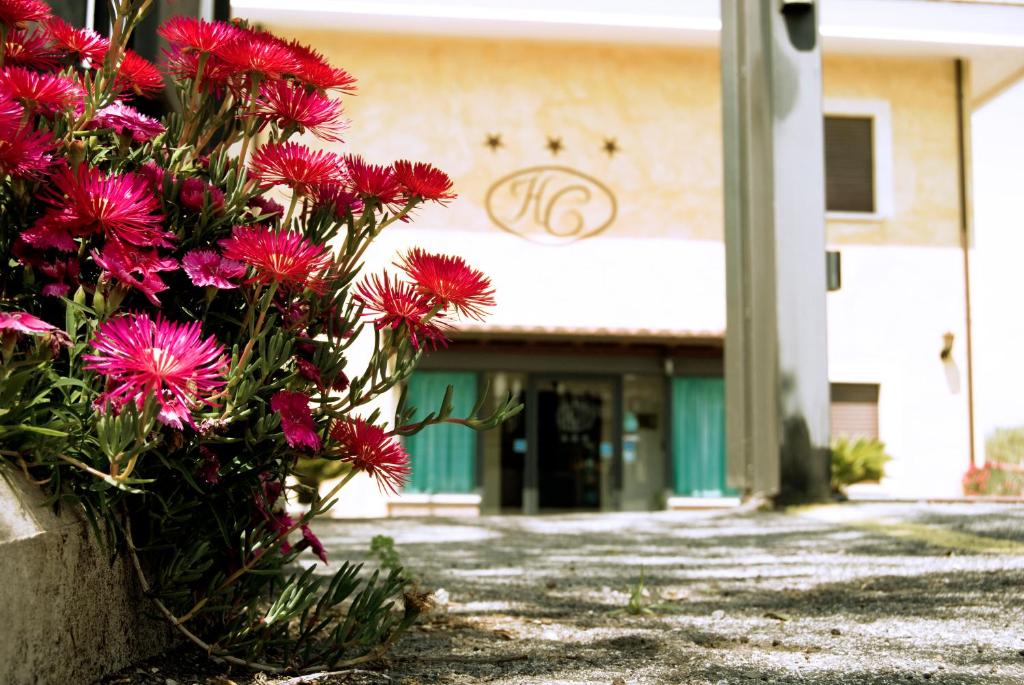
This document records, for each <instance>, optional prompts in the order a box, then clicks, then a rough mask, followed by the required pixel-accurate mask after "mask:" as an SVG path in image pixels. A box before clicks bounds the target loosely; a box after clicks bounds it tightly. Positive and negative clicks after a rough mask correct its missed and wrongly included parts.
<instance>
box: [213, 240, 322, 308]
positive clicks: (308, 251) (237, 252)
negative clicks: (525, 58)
mask: <svg viewBox="0 0 1024 685" xmlns="http://www.w3.org/2000/svg"><path fill="white" fill-rule="evenodd" d="M220 245H221V247H222V248H223V250H224V256H225V257H227V258H228V259H236V260H238V261H240V262H243V263H245V264H248V265H249V266H251V267H252V268H253V271H254V272H255V273H254V274H253V276H252V278H250V279H249V282H250V283H252V282H255V283H262V284H264V285H268V284H270V283H280V284H282V285H285V286H291V287H296V288H300V289H301V288H309V289H310V290H312V291H313V292H317V293H323V292H324V288H325V286H326V282H325V280H324V271H326V270H327V269H328V268H329V267H330V266H331V263H332V261H333V260H332V258H331V254H330V252H328V251H327V249H326V248H324V247H323V246H321V245H316V244H314V243H311V242H309V241H308V240H306V239H305V238H303V237H302V236H301V235H299V234H298V233H292V232H290V231H275V230H273V229H270V228H265V227H262V226H253V227H246V226H236V227H235V229H234V231H233V232H232V234H231V237H230V238H225V239H224V240H221V241H220Z"/></svg>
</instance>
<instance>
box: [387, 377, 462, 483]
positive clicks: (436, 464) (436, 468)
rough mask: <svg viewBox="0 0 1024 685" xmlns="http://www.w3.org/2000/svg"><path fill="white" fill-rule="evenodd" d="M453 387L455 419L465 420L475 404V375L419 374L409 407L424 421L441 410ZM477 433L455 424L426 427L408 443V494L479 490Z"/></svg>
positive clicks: (413, 383)
mask: <svg viewBox="0 0 1024 685" xmlns="http://www.w3.org/2000/svg"><path fill="white" fill-rule="evenodd" d="M449 385H450V386H452V388H453V390H454V394H453V395H452V404H453V406H454V412H453V414H452V415H453V416H456V417H462V416H466V415H467V414H469V412H470V411H472V410H473V405H474V404H475V403H476V393H477V378H476V374H475V373H473V372H448V371H420V372H417V373H414V374H413V375H412V377H411V378H410V379H409V394H408V396H407V403H408V404H409V405H411V406H413V407H416V409H417V410H418V411H417V413H416V416H417V418H423V417H424V416H426V415H427V414H428V413H430V412H432V411H437V409H438V408H439V407H440V406H441V400H442V399H443V398H444V393H445V390H446V389H447V387H448V386H449ZM476 439H477V434H476V431H474V430H472V429H470V428H466V427H465V426H457V425H452V424H438V425H435V426H427V427H426V428H424V429H423V430H422V431H420V432H419V433H417V434H416V435H410V436H409V437H407V438H406V439H405V448H406V449H407V450H408V451H409V458H410V461H411V462H412V477H411V478H410V480H409V484H408V485H406V487H405V491H406V492H417V493H439V492H443V493H470V492H473V490H474V489H475V488H476Z"/></svg>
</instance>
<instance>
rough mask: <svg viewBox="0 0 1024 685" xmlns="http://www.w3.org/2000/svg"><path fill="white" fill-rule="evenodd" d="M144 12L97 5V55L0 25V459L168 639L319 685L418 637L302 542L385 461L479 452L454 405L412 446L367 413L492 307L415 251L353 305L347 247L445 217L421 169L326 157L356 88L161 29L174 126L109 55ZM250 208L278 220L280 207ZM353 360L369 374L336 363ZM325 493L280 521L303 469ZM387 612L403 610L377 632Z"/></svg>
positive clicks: (479, 425)
mask: <svg viewBox="0 0 1024 685" xmlns="http://www.w3.org/2000/svg"><path fill="white" fill-rule="evenodd" d="M149 4H150V0H116V1H115V2H113V3H112V6H113V8H114V10H115V12H114V21H113V24H112V29H111V33H110V37H109V38H105V37H103V36H100V35H98V34H96V33H94V32H93V31H90V30H87V29H80V28H73V27H71V26H69V25H67V24H65V23H64V22H63V21H61V20H60V19H57V18H55V17H51V16H50V12H49V9H48V7H47V5H46V4H45V3H43V2H41V1H40V0H0V251H2V253H3V259H4V264H5V265H6V267H7V268H5V269H3V270H2V271H0V342H2V345H0V362H2V365H0V454H2V455H3V457H4V458H5V461H8V462H9V463H11V464H13V465H15V466H17V467H19V468H21V469H22V470H23V471H24V473H25V474H26V475H27V476H28V477H29V478H31V479H32V480H34V481H36V482H38V483H40V484H43V485H44V486H45V487H46V488H47V489H48V491H49V492H50V493H52V501H53V503H54V504H59V505H68V504H73V505H74V506H77V507H81V508H82V509H83V510H84V511H85V512H86V514H87V515H88V517H89V520H90V521H91V523H92V524H93V526H94V528H95V529H96V531H97V532H98V533H100V534H101V535H102V536H103V538H104V539H105V540H106V541H107V542H108V543H110V546H111V549H112V550H115V551H118V552H119V553H125V554H128V555H129V556H130V558H131V561H132V563H133V566H134V567H135V569H136V571H137V572H138V574H139V578H140V582H141V584H142V587H143V589H144V590H145V591H146V592H147V594H148V595H149V596H150V597H151V598H152V599H153V601H154V602H155V604H156V606H157V607H158V608H159V610H160V612H161V613H162V614H164V615H165V616H166V617H167V618H168V619H169V620H170V621H171V623H172V624H173V625H174V626H175V627H176V628H177V629H178V630H180V631H181V632H182V633H183V634H184V635H185V636H187V637H188V639H190V640H192V641H193V642H195V643H196V644H198V645H200V646H202V647H203V648H204V649H206V650H208V651H209V652H210V653H211V654H213V655H214V656H216V657H218V658H221V659H224V660H227V661H229V662H232V663H237V664H243V665H248V666H253V667H259V668H264V669H268V670H281V669H286V668H288V669H298V670H302V669H319V668H324V667H338V666H344V665H351V664H355V663H359V662H361V661H367V660H370V659H373V658H376V657H377V656H378V655H380V654H381V653H382V652H383V651H384V650H385V649H386V648H387V647H388V646H389V645H390V644H391V643H392V642H393V641H394V639H395V638H396V637H397V635H398V634H399V633H400V632H401V631H402V630H404V629H405V628H407V627H408V626H409V625H410V624H411V623H412V621H413V620H415V617H416V615H417V614H418V613H419V612H420V611H421V610H422V607H423V600H422V598H421V597H419V596H417V595H416V593H415V592H414V591H413V590H411V589H410V588H407V587H406V581H405V580H404V579H403V576H402V574H401V573H400V572H398V571H393V572H391V573H390V575H387V576H386V577H381V576H379V575H378V574H377V573H374V574H372V575H370V576H369V577H367V575H366V574H361V573H360V568H359V567H358V566H354V565H351V564H348V563H343V564H341V565H340V567H339V568H337V569H336V570H335V573H334V575H333V576H330V577H328V578H323V577H322V576H320V575H316V574H315V571H314V568H315V566H314V565H310V564H306V567H307V568H306V569H305V570H302V569H301V568H299V567H298V565H297V564H296V563H294V562H296V559H297V557H298V556H299V555H300V554H303V553H312V554H315V555H316V556H318V557H320V559H322V560H324V561H326V555H325V552H324V549H323V546H322V545H321V544H320V542H319V540H317V538H316V536H315V535H314V534H313V532H312V531H311V530H310V528H309V522H310V520H311V519H312V518H313V517H314V516H316V515H318V514H321V513H323V512H325V511H326V510H327V509H328V508H330V506H331V505H332V504H333V503H334V502H335V501H336V495H337V494H338V491H339V489H340V488H341V487H342V486H343V485H344V484H345V483H347V482H349V480H350V479H351V478H352V477H353V476H354V475H355V474H357V473H359V472H363V473H366V474H368V475H369V476H370V477H372V478H374V479H376V481H377V482H378V483H379V485H380V487H381V489H382V490H384V491H390V492H395V491H398V490H399V489H400V488H401V487H402V485H403V483H404V482H405V480H406V478H407V476H408V474H409V470H410V468H411V466H410V461H409V456H408V455H407V454H406V452H405V450H404V448H403V447H402V444H401V442H400V440H399V437H400V436H404V435H409V434H411V433H414V432H416V431H418V430H420V429H422V428H423V427H425V426H427V425H429V424H433V423H439V422H457V423H461V424H464V425H466V426H469V427H471V428H475V429H486V428H489V427H493V426H494V425H496V424H497V423H498V422H500V421H501V420H503V419H504V418H506V417H507V416H509V415H510V414H511V413H514V412H515V411H517V410H518V408H517V407H515V406H514V405H513V404H512V403H511V401H510V402H507V403H505V404H503V405H502V406H500V407H498V408H497V410H496V411H495V413H494V414H492V415H490V416H479V415H478V414H479V410H480V407H477V409H475V410H474V411H473V412H472V414H471V415H470V416H468V417H463V418H454V417H452V416H451V413H452V411H451V406H452V405H451V401H450V397H445V398H444V400H443V401H442V402H441V405H440V407H439V408H438V409H437V410H436V411H434V412H432V413H429V414H427V415H426V416H425V417H423V418H420V419H417V417H416V410H415V408H413V407H409V406H407V405H406V403H405V402H404V398H403V400H400V401H399V403H398V409H397V412H396V415H395V417H394V419H393V420H392V421H390V422H388V421H385V420H384V419H383V417H382V416H381V415H380V412H379V411H372V412H371V411H368V410H367V408H366V407H367V405H368V403H370V402H371V401H372V400H373V399H374V398H376V397H378V396H379V395H381V394H382V393H385V392H389V391H390V390H391V389H392V388H395V387H396V386H398V385H399V384H400V383H401V382H402V381H403V379H405V378H407V377H408V376H409V374H410V373H411V372H412V370H413V369H414V368H415V365H416V363H417V361H418V360H419V358H420V357H421V355H422V354H423V353H424V351H425V350H429V349H432V348H435V347H437V346H439V345H443V344H444V343H445V335H446V331H447V330H448V328H449V327H450V326H451V322H452V321H453V320H454V319H455V318H456V317H459V316H468V317H475V318H479V317H481V316H482V315H483V313H484V311H485V310H486V309H487V308H488V307H490V306H492V305H493V303H494V299H493V289H492V288H491V285H490V282H489V280H488V278H487V277H486V276H485V275H484V274H482V273H480V272H479V271H476V270H474V269H472V268H470V267H469V266H467V265H466V264H465V263H464V262H463V261H462V260H461V259H459V258H457V257H451V256H445V255H435V254H431V253H429V252H425V251H423V250H419V249H413V250H411V251H409V252H408V253H407V254H405V255H404V256H403V257H402V258H401V259H400V260H399V261H398V262H396V266H397V268H398V271H399V272H400V273H401V277H398V276H395V275H394V274H390V273H384V274H379V275H372V276H370V277H361V276H360V270H361V266H362V258H363V255H364V253H365V251H366V249H367V246H368V245H369V243H370V242H371V241H372V240H373V239H374V238H375V237H376V236H377V235H379V234H380V232H381V231H382V230H383V229H384V228H386V227H387V226H388V225H390V224H392V223H394V222H396V221H407V220H409V218H410V215H411V214H412V212H413V211H414V210H415V209H416V207H418V206H420V205H421V204H423V203H425V202H439V203H443V202H445V201H447V200H449V199H451V198H453V197H454V195H453V193H452V190H451V181H450V180H449V179H448V177H447V176H446V175H445V174H444V173H442V172H441V171H439V170H437V169H435V168H434V167H432V166H430V165H429V164H422V163H415V164H414V163H411V162H407V161H399V162H395V163H394V164H391V165H385V166H380V165H375V164H371V163H368V162H367V161H365V160H364V159H362V158H361V157H359V156H356V155H351V154H348V155H344V156H342V155H339V154H336V153H334V152H330V151H325V150H314V149H311V148H310V147H308V146H306V145H305V144H303V143H301V142H298V141H296V140H293V139H294V138H295V137H296V136H297V135H300V134H304V133H308V134H311V135H313V136H316V137H319V138H321V139H323V140H326V141H329V142H331V143H336V142H338V141H339V140H340V138H339V135H340V133H341V131H342V129H343V123H344V122H343V117H342V106H341V104H340V102H339V100H338V99H336V97H335V96H334V95H333V94H336V93H350V92H352V91H353V90H354V87H355V82H354V79H353V78H352V77H351V76H350V75H349V74H348V73H347V72H346V71H344V70H343V69H339V68H336V67H333V66H331V65H330V64H328V63H327V62H326V61H325V60H324V58H323V57H322V56H321V55H319V54H318V53H316V52H315V51H313V50H312V49H310V48H308V47H306V46H303V45H300V44H297V43H294V42H285V41H284V40H282V39H280V38H277V37H275V36H273V35H271V34H269V33H266V32H263V31H259V30H256V29H253V28H250V27H247V26H246V25H245V24H244V23H241V22H240V23H230V24H229V23H223V22H206V21H202V20H198V19H194V18H190V17H175V18H172V19H171V20H169V21H168V22H166V23H165V24H164V25H163V26H161V28H160V29H159V33H160V35H161V36H162V37H163V38H165V39H166V40H167V41H168V42H169V44H170V49H169V51H168V52H167V53H166V67H167V69H166V71H167V73H168V75H169V78H168V84H169V85H168V89H169V90H170V91H171V93H172V94H173V96H175V97H176V98H177V101H178V102H179V103H180V108H179V111H176V112H171V113H169V114H166V115H165V116H163V117H162V118H161V119H157V118H153V117H151V116H147V115H146V114H143V113H142V112H141V111H140V109H141V108H143V107H146V106H151V105H147V101H146V99H147V98H149V97H151V96H154V95H156V94H158V93H160V92H161V91H162V90H163V89H164V83H165V77H164V75H163V74H162V73H161V71H160V70H159V69H158V68H157V67H156V66H155V65H153V64H151V63H149V62H147V61H146V60H145V59H143V58H142V57H140V56H139V55H137V54H135V53H134V52H132V51H131V50H129V49H126V48H125V44H126V41H127V38H128V36H129V35H130V33H131V31H132V30H133V28H134V27H135V26H136V25H137V24H138V23H139V21H140V19H141V18H142V16H143V14H144V12H145V11H146V9H147V8H148V5H149ZM268 193H283V197H284V198H285V201H286V204H279V203H278V202H276V201H275V200H274V199H273V198H272V197H271V196H270V195H268ZM360 336H367V337H372V339H373V351H372V354H371V355H370V359H369V361H368V363H367V365H366V367H365V368H362V369H359V370H358V372H354V371H353V370H352V369H350V368H349V367H348V366H347V362H348V361H349V357H350V356H351V354H350V351H351V346H352V345H353V343H354V341H355V340H356V339H357V338H359V337H360ZM300 457H301V458H303V459H310V458H320V459H327V460H331V461H334V462H336V463H340V464H343V465H344V468H345V471H344V474H343V476H342V477H341V478H340V481H339V484H338V485H337V486H336V487H335V488H334V489H332V490H331V491H330V493H328V494H327V495H325V496H324V497H322V498H314V502H313V505H312V508H311V509H310V511H309V513H308V514H305V515H302V516H301V517H298V518H295V519H293V518H291V517H290V516H289V514H288V513H287V512H286V511H285V508H284V503H285V501H286V500H287V499H288V497H289V491H291V490H294V489H295V488H297V487H301V486H299V485H295V484H294V481H293V480H290V479H289V476H290V475H292V474H293V473H294V469H295V464H296V462H297V460H298V459H299V458H300ZM403 602H404V610H402V611H400V610H398V606H399V605H401V604H402V603H403Z"/></svg>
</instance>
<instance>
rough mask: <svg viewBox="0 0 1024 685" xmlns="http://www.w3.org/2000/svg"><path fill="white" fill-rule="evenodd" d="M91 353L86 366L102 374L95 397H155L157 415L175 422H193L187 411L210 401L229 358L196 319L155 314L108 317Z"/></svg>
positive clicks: (117, 400)
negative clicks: (102, 383)
mask: <svg viewBox="0 0 1024 685" xmlns="http://www.w3.org/2000/svg"><path fill="white" fill-rule="evenodd" d="M92 348H93V350H94V351H95V353H94V354H90V355H84V356H83V357H82V358H83V359H84V360H85V361H86V368H87V369H91V370H93V371H95V372H97V373H98V374H100V375H101V376H104V377H105V378H106V380H107V389H106V392H104V393H103V394H102V395H101V396H100V398H99V401H100V402H101V403H102V405H103V406H105V405H107V404H111V405H113V406H114V407H123V406H124V405H126V404H127V403H128V402H134V403H135V405H136V406H137V407H140V408H141V407H142V406H143V405H144V404H145V402H146V399H147V398H149V397H155V398H156V399H157V402H158V403H159V404H160V415H159V418H160V421H161V422H162V423H165V424H167V425H170V426H174V427H175V428H181V427H182V424H183V423H187V424H189V425H190V426H195V422H194V421H193V419H192V412H193V410H195V409H196V408H198V407H200V406H202V405H204V404H205V405H212V404H213V402H212V401H211V399H210V398H211V396H212V395H213V394H214V393H215V392H216V391H217V390H219V389H220V388H221V387H223V386H224V383H225V380H224V375H225V373H226V372H227V364H228V360H227V357H226V356H225V354H224V348H223V346H221V345H218V344H217V341H216V340H215V339H214V338H212V337H209V338H203V337H202V327H201V326H200V324H199V322H197V321H193V322H192V323H182V324H179V323H172V322H170V321H166V320H164V319H163V318H162V317H161V316H160V315H157V318H156V320H155V321H154V320H152V319H150V318H149V316H148V315H146V314H129V315H125V316H119V317H116V318H113V319H108V320H107V321H105V322H104V323H102V324H101V325H100V327H99V328H98V329H97V330H96V335H95V336H94V337H93V340H92Z"/></svg>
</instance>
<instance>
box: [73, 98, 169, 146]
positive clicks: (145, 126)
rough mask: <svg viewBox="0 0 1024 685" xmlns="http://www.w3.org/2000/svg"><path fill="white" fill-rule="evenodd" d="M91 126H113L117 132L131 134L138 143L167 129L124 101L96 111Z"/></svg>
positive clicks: (150, 138)
mask: <svg viewBox="0 0 1024 685" xmlns="http://www.w3.org/2000/svg"><path fill="white" fill-rule="evenodd" d="M89 128H112V129H114V131H115V132H116V133H119V134H122V135H131V137H132V140H134V141H135V142H136V143H144V142H146V141H147V140H152V139H153V138H156V137H157V136H158V135H160V134H161V133H163V132H164V130H165V129H164V125H163V124H161V123H160V122H159V121H157V120H156V119H154V118H152V117H147V116H146V115H145V114H142V113H140V112H139V111H138V110H136V109H134V108H132V107H129V106H128V105H126V104H124V103H123V102H115V103H114V104H112V105H107V106H106V107H104V108H103V109H101V110H100V111H98V112H96V116H95V117H93V120H92V121H91V122H90V124H89Z"/></svg>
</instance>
